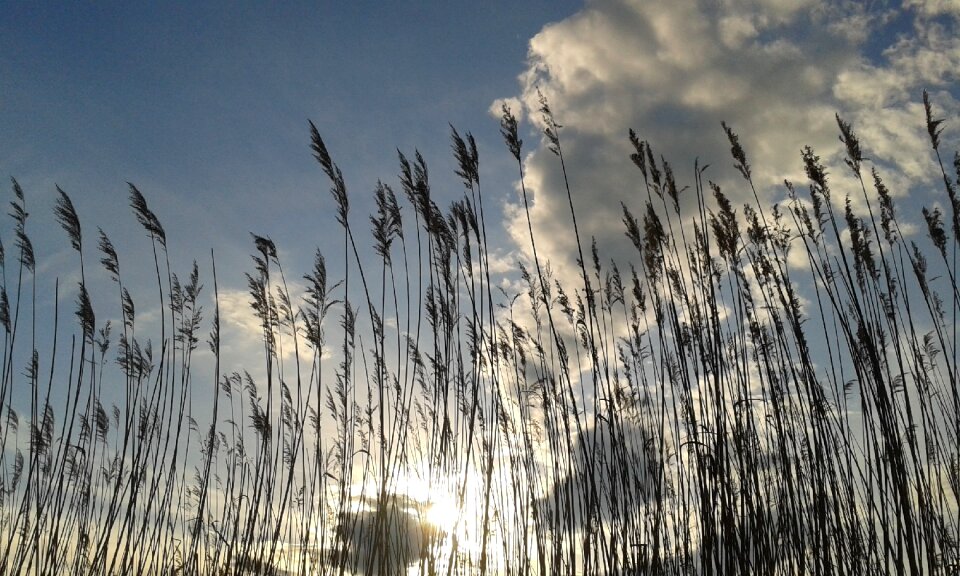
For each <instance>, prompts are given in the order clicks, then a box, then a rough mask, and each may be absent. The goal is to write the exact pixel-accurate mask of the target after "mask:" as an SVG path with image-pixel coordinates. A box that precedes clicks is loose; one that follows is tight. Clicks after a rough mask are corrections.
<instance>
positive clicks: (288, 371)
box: [0, 94, 960, 576]
mask: <svg viewBox="0 0 960 576" xmlns="http://www.w3.org/2000/svg"><path fill="white" fill-rule="evenodd" d="M924 104H925V109H926V117H925V118H918V119H917V120H918V122H925V123H926V127H927V130H928V133H929V137H930V144H931V148H932V154H931V163H930V169H931V170H932V171H933V172H934V173H935V176H936V179H937V180H938V181H941V182H942V191H941V192H940V195H939V200H935V202H937V204H935V207H931V208H923V209H922V211H921V214H920V215H913V214H910V215H907V216H906V217H903V216H901V213H900V210H895V203H894V196H895V195H894V194H893V192H891V191H890V190H888V189H887V187H886V185H885V184H884V181H883V179H882V175H881V174H880V172H879V168H877V167H875V166H872V165H871V164H870V162H869V161H868V160H867V159H865V157H864V152H863V148H862V147H861V143H860V141H859V139H858V137H857V135H856V133H855V131H854V128H853V127H852V126H851V125H850V124H848V123H847V122H845V121H844V120H843V119H842V118H840V117H839V116H838V117H837V127H838V132H839V134H840V140H841V143H842V146H843V149H842V153H843V155H844V162H845V168H844V171H838V172H837V173H834V174H828V171H827V168H826V165H825V162H824V161H822V160H821V157H820V156H818V153H817V152H816V151H814V150H812V149H810V148H807V149H805V150H803V152H802V154H801V156H800V158H798V161H799V162H802V164H803V166H804V168H805V171H806V175H807V180H808V181H807V182H804V183H799V184H796V185H795V184H794V183H791V182H785V183H784V187H783V190H784V193H783V197H784V201H783V202H781V203H780V204H777V205H772V206H771V205H765V204H763V202H762V201H761V199H760V198H761V195H762V194H761V193H760V192H758V191H757V189H756V187H755V184H754V180H753V171H752V167H751V165H750V163H749V161H748V157H747V153H746V151H744V149H743V148H742V146H741V145H740V141H739V138H738V136H737V134H736V133H735V132H734V130H733V129H732V128H731V127H729V126H727V125H724V126H723V127H722V128H723V130H724V132H725V134H726V137H727V138H728V140H729V143H730V147H731V154H732V158H733V162H734V166H735V168H736V171H737V173H738V175H739V177H742V178H741V180H739V181H738V183H736V184H735V186H738V187H739V188H738V189H736V190H735V194H730V193H728V192H725V191H723V190H721V188H720V186H718V185H717V184H715V183H713V182H711V181H710V180H709V178H708V177H707V175H708V171H707V170H706V169H705V168H702V167H700V166H696V167H695V170H694V176H693V178H692V181H691V182H690V184H689V185H682V184H681V183H679V182H677V180H676V178H675V176H674V172H673V170H672V169H671V167H670V165H669V164H668V163H667V162H666V161H664V160H662V159H661V160H658V159H657V155H656V154H655V153H654V150H653V148H652V146H651V144H650V143H648V142H645V141H642V140H641V139H640V138H639V137H638V136H636V135H635V134H634V132H633V131H632V130H631V131H630V134H629V144H630V147H631V151H630V152H629V159H630V160H631V161H632V162H633V164H634V165H635V166H636V170H637V172H636V175H637V178H636V182H637V201H636V203H635V205H630V206H627V205H624V206H623V222H624V231H625V234H626V237H627V238H628V240H629V242H630V243H631V244H632V246H633V248H634V249H635V252H634V254H633V258H631V259H629V260H628V261H625V262H614V261H612V260H609V259H607V258H605V257H603V255H602V248H601V247H600V246H598V245H597V243H596V242H595V241H591V239H589V238H587V237H586V236H581V230H580V228H579V226H578V224H577V221H576V215H577V214H576V206H577V191H576V190H573V189H571V188H570V186H569V185H567V188H566V190H564V191H563V192H564V193H565V194H566V196H567V199H568V201H569V206H570V219H571V230H572V234H573V235H574V236H575V240H576V245H577V249H578V254H577V257H576V260H575V262H572V263H567V264H570V265H572V266H573V268H574V269H575V270H576V273H575V274H573V275H569V274H556V273H554V272H552V271H551V270H552V268H551V265H550V263H549V262H547V261H545V260H544V258H543V257H542V254H541V253H539V252H538V249H537V237H536V234H535V230H534V228H533V226H532V224H531V225H530V226H529V228H528V230H529V246H528V247H526V248H527V250H526V251H525V252H526V254H527V255H528V256H527V257H525V258H524V260H523V261H522V262H520V263H519V264H518V268H519V274H518V279H519V280H520V281H521V282H522V283H523V286H524V287H525V288H524V290H521V291H520V292H519V293H507V292H504V291H502V290H500V289H498V288H497V285H498V284H497V281H498V280H499V278H497V277H496V275H495V274H494V273H493V272H492V270H491V268H492V265H491V256H490V251H489V241H488V236H487V234H488V224H487V222H486V218H485V215H487V214H485V207H484V195H485V192H484V191H482V189H481V184H480V180H481V169H480V162H479V157H478V152H477V146H476V143H475V141H474V139H473V137H472V136H471V135H470V134H469V133H466V134H463V135H461V134H460V133H459V132H458V131H457V130H456V129H452V134H451V142H452V149H453V154H454V157H455V161H456V173H457V175H458V176H459V178H460V179H461V180H462V183H463V194H462V196H460V197H459V199H458V200H457V201H455V202H453V203H452V204H451V205H450V206H449V207H447V208H445V209H443V208H441V207H439V206H438V205H437V204H436V202H435V201H434V199H433V198H434V195H433V194H432V191H431V182H430V178H429V172H428V169H427V164H426V161H425V159H424V158H423V157H422V156H421V155H420V154H419V153H418V152H414V153H412V154H403V153H400V154H399V158H398V160H399V177H398V179H397V182H398V184H397V185H396V190H398V191H399V193H398V192H396V191H395V190H394V187H391V186H390V185H388V184H386V183H380V184H378V185H377V187H376V189H375V201H376V212H375V213H374V214H372V215H371V216H370V217H369V221H364V220H363V219H362V218H358V217H357V216H355V215H354V214H353V213H352V212H351V211H350V194H348V191H347V184H346V178H345V176H344V175H343V174H342V172H341V171H340V169H339V168H338V166H337V164H336V162H335V160H334V155H333V154H332V153H331V152H330V151H328V149H327V146H326V143H325V141H324V140H323V138H322V137H321V135H320V133H319V132H318V130H317V129H316V127H315V126H313V124H311V125H310V148H311V151H312V153H313V155H314V157H315V159H316V161H317V162H318V164H319V167H320V169H321V171H322V173H323V176H320V175H319V174H318V176H319V177H325V178H326V180H328V181H329V183H330V186H331V190H330V192H331V201H332V206H333V213H334V214H335V218H336V221H337V223H338V224H339V225H340V227H341V229H342V244H341V245H339V246H324V247H323V250H324V252H321V251H319V250H318V251H317V253H316V257H315V263H314V266H313V268H312V269H311V270H309V271H308V272H307V273H306V275H304V276H303V277H302V279H299V278H298V280H297V281H296V283H288V280H287V276H286V273H285V271H284V268H283V266H282V263H281V261H280V258H279V257H278V250H277V247H276V246H275V245H274V243H273V242H272V241H271V240H270V239H269V238H268V237H265V236H263V237H261V236H254V237H253V243H252V261H253V266H252V269H251V271H250V272H249V273H248V274H247V281H248V292H249V301H250V306H251V308H252V311H253V313H254V314H255V315H256V317H257V319H258V321H259V324H260V328H261V330H262V360H261V361H258V364H257V365H256V366H249V367H246V368H247V370H248V371H247V372H244V371H243V370H242V369H241V370H237V371H235V370H234V369H233V368H232V367H231V368H228V367H226V366H225V365H224V364H223V363H222V359H223V353H222V342H221V324H220V309H219V301H220V300H219V293H218V284H217V273H216V261H215V259H214V258H213V256H212V254H211V256H210V257H209V258H207V259H206V262H208V264H207V265H204V266H203V267H201V266H198V265H197V264H196V263H194V264H192V266H189V267H188V268H187V273H186V274H185V275H184V274H182V273H181V275H179V276H178V274H177V273H176V272H175V270H174V264H176V266H177V267H179V266H182V265H183V264H184V263H182V262H176V263H174V262H171V250H170V248H169V245H168V238H167V236H166V233H165V230H164V227H163V225H162V224H161V219H160V217H159V216H158V215H157V214H155V213H154V212H153V211H151V209H150V208H149V206H148V202H147V200H146V198H145V196H144V195H143V194H142V193H141V192H140V191H139V190H138V189H137V188H136V187H135V186H134V185H132V184H131V185H130V186H129V198H130V205H131V208H132V211H133V215H134V217H135V218H136V219H137V221H138V222H139V224H140V225H141V226H142V227H143V229H144V231H145V232H146V234H147V236H148V238H149V240H150V244H151V246H152V256H153V258H152V268H153V270H154V274H155V279H154V280H155V284H156V289H155V291H149V292H147V293H144V294H138V295H137V299H141V298H142V299H143V301H147V302H152V304H150V305H147V307H148V308H149V307H150V306H152V307H153V308H154V309H155V310H159V311H160V312H159V315H157V316H156V317H154V318H151V319H147V320H144V319H143V318H142V316H138V307H143V306H144V304H139V303H138V304H136V305H135V298H134V296H133V295H132V294H131V293H130V292H129V291H128V289H127V286H128V285H132V283H131V279H129V278H128V277H127V276H126V275H125V274H126V272H125V270H126V269H125V267H124V266H123V265H122V264H123V263H122V262H121V259H120V256H119V253H118V250H117V249H116V248H115V247H114V245H113V243H112V242H111V240H110V239H109V238H108V237H107V235H106V234H105V233H104V232H103V231H99V232H98V234H96V235H93V236H92V237H91V235H90V231H89V229H87V228H85V227H82V226H81V221H80V218H79V216H78V215H77V213H76V210H75V209H74V206H73V203H72V202H71V200H70V197H69V195H68V194H67V193H66V192H64V191H63V190H59V189H58V200H57V202H56V205H55V206H54V211H55V215H56V218H57V221H58V222H59V223H60V225H61V226H62V228H63V230H64V232H65V234H66V240H67V241H68V242H69V243H70V246H71V248H72V249H73V250H74V251H75V252H76V258H77V259H78V266H79V271H80V280H79V284H78V285H77V286H65V285H60V283H59V281H55V280H54V279H51V278H49V277H41V274H40V273H39V272H38V270H37V266H36V263H37V257H36V255H35V254H34V251H33V248H32V243H31V241H30V234H31V233H33V230H30V229H29V226H28V224H29V221H28V211H27V207H26V202H27V194H26V193H25V192H24V191H23V190H22V189H21V187H20V186H19V184H18V183H17V182H16V181H15V180H14V181H13V184H12V189H13V199H12V201H11V203H10V213H9V216H10V219H9V220H8V224H7V226H6V227H5V229H4V230H3V235H2V240H3V246H6V247H7V249H6V250H2V251H0V256H3V258H2V260H0V262H2V285H0V325H2V328H3V354H2V366H0V370H2V371H0V376H2V377H0V442H2V446H3V451H2V452H0V574H5V575H7V574H8V575H11V576H19V575H40V574H66V573H72V574H91V575H93V574H96V575H104V576H107V575H110V576H112V575H119V574H170V575H173V574H178V575H179V574H191V575H194V574H196V575H200V574H203V575H221V574H223V575H226V574H299V575H307V574H324V575H334V574H335V575H343V574H402V573H421V574H431V575H432V574H446V575H450V574H481V575H483V574H507V575H528V574H530V575H533V574H539V575H543V576H546V575H547V574H551V575H552V574H584V575H592V574H611V575H612V574H656V575H660V574H664V575H666V574H671V575H673V574H676V575H681V574H703V575H711V574H740V573H743V574H783V575H791V576H793V575H797V574H816V575H820V574H911V575H920V574H955V573H957V570H958V566H960V549H958V541H960V540H958V539H960V515H958V490H960V460H958V442H957V440H958V435H960V434H958V432H960V419H958V416H960V394H958V389H957V378H958V371H960V367H958V366H957V362H958V359H960V356H958V354H957V322H956V320H957V312H958V310H960V291H958V288H957V282H956V274H957V271H958V269H957V246H958V242H960V198H958V196H957V188H956V186H957V184H956V182H957V181H960V154H955V155H954V157H953V159H952V165H949V164H948V163H947V162H945V161H944V159H943V156H944V155H946V151H944V150H942V146H941V142H940V135H941V128H942V124H941V123H942V120H940V119H939V118H937V116H936V111H935V109H934V107H933V105H932V104H931V103H930V101H929V99H928V97H927V95H926V94H924ZM539 113H540V115H541V120H542V122H541V125H542V126H543V127H544V128H545V129H544V131H543V134H542V137H543V143H544V144H545V145H546V147H547V148H548V149H549V150H550V151H552V152H553V153H554V154H555V155H556V157H557V162H558V164H559V166H560V168H561V169H562V170H563V174H564V181H565V182H568V180H567V179H566V169H567V165H566V163H565V159H564V150H563V147H562V141H561V127H560V124H558V123H557V121H555V119H554V116H553V113H552V111H551V109H550V107H549V105H548V103H547V102H546V101H545V100H542V101H541V107H540V110H539ZM501 130H502V134H503V137H504V141H505V144H506V148H507V152H508V153H509V154H510V155H511V157H512V158H513V159H514V160H515V161H516V163H517V164H516V165H517V170H518V172H517V179H518V181H519V183H520V188H521V194H520V198H519V202H520V203H521V204H522V206H523V208H524V209H525V210H526V214H527V218H528V223H529V222H530V220H529V210H530V203H529V202H530V198H529V197H528V194H527V190H526V188H525V186H524V162H523V160H524V149H523V143H522V141H521V139H520V137H519V129H518V123H517V120H516V118H515V117H514V116H513V115H512V113H511V111H510V110H508V109H506V108H504V109H503V116H502V121H501ZM864 147H869V143H865V144H864ZM834 152H835V151H829V153H830V154H833V153H834ZM625 160H626V158H625ZM948 161H949V159H948ZM841 179H842V180H843V185H842V186H840V187H839V188H842V189H844V190H846V189H851V184H852V186H853V188H852V189H854V190H856V191H857V193H856V194H854V195H853V196H847V197H839V195H838V194H835V193H833V192H832V189H833V188H835V187H837V186H836V182H837V181H839V180H841ZM745 194H746V195H747V196H750V197H752V198H753V199H754V202H752V203H748V204H746V205H744V206H742V207H736V206H734V205H733V203H732V202H731V200H730V199H729V198H730V197H733V196H737V197H744V195H745ZM931 197H932V196H931ZM487 204H488V206H487V208H486V210H487V211H488V212H489V210H490V209H491V208H490V206H489V204H490V201H489V200H488V201H487ZM939 205H944V206H946V208H940V207H936V206H939ZM919 216H922V221H921V220H919ZM913 218H917V220H916V221H917V222H922V223H924V224H925V231H926V234H925V235H924V234H918V235H911V234H908V233H906V232H905V231H906V230H909V228H908V226H907V224H909V223H912V222H914V220H912V219H913ZM905 223H906V224H905ZM44 233H49V232H47V231H44ZM370 238H372V242H373V246H374V254H375V257H373V258H371V257H369V256H364V255H365V254H369V252H368V251H367V250H366V247H367V246H368V245H369V243H370ZM327 257H333V258H338V259H339V260H340V262H341V268H342V269H343V270H345V273H344V274H343V277H342V278H338V279H337V280H336V281H331V279H330V278H328V276H327V267H326V259H325V258H327ZM91 259H93V260H91ZM178 269H179V268H178ZM201 269H203V270H204V274H203V276H204V278H203V279H201V272H200V270H201ZM91 277H94V279H91ZM136 280H137V281H138V282H139V283H138V284H137V285H143V282H142V281H143V279H142V278H137V279H136ZM294 284H295V285H296V286H305V290H303V291H302V293H301V292H300V291H296V290H295V289H294V288H293V286H294ZM94 286H96V290H97V293H96V294H95V296H96V297H95V298H94V297H92V295H91V292H90V291H91V290H92V289H93V288H92V287H94ZM38 290H52V291H53V292H54V294H55V300H57V301H60V300H61V295H64V294H69V297H68V298H63V299H62V300H64V301H71V300H72V301H73V302H74V309H73V311H72V313H66V312H64V311H56V312H55V313H54V315H53V317H52V318H48V317H44V316H43V315H41V314H38V311H37V310H38V306H37V292H38ZM151 292H152V293H151ZM111 301H112V302H113V304H112V305H111V306H107V305H103V306H102V307H101V308H102V309H99V310H96V311H95V310H94V304H93V303H94V302H111ZM103 318H111V319H113V320H112V322H106V321H104V320H102V319H103ZM38 342H40V343H43V346H44V347H45V348H47V349H40V344H38ZM198 349H200V350H201V352H203V353H202V354H197V351H198ZM195 356H197V357H198V358H200V359H199V360H197V361H195ZM201 397H202V398H204V399H205V400H204V401H203V402H200V401H199V400H198V398H201Z"/></svg>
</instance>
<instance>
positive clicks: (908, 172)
mask: <svg viewBox="0 0 960 576" xmlns="http://www.w3.org/2000/svg"><path fill="white" fill-rule="evenodd" d="M952 6H953V5H952V4H951V5H948V4H946V3H943V2H941V3H927V4H923V5H920V4H917V6H916V9H905V10H901V11H899V12H895V11H892V10H888V9H886V8H884V9H882V10H873V11H871V10H868V9H865V8H863V7H862V6H861V5H860V3H855V2H815V1H810V2H786V1H761V0H756V1H747V0H743V1H740V0H728V1H724V2H720V3H717V2H709V1H706V0H703V1H698V0H681V1H678V2H670V3H668V2H636V1H630V0H595V1H593V2H590V3H588V4H587V6H586V8H585V9H584V10H582V11H581V12H580V13H578V14H576V15H574V16H572V17H571V18H569V19H567V20H565V21H562V22H559V23H556V24H552V25H549V26H547V27H546V28H544V29H543V30H542V31H541V32H540V33H539V34H537V35H536V36H535V37H534V38H533V39H532V40H531V42H530V58H529V65H528V68H527V70H526V71H525V72H524V73H523V74H522V75H521V76H520V78H519V80H520V84H521V91H520V93H519V94H518V95H517V96H516V98H518V99H519V100H520V101H522V102H523V104H524V107H525V108H526V113H527V115H528V118H529V120H530V121H531V122H532V123H534V124H535V125H536V126H537V128H538V129H542V128H543V125H542V122H541V117H540V114H539V113H538V112H537V109H538V107H539V100H538V91H539V92H540V93H542V94H543V95H544V96H546V97H547V99H548V101H549V104H550V106H551V109H552V110H553V113H554V115H555V118H556V120H557V121H558V122H559V123H560V124H561V125H562V126H563V128H562V129H561V131H560V138H561V145H562V148H563V154H564V161H565V163H566V169H567V176H568V177H569V181H570V186H571V191H572V193H573V202H574V208H575V210H576V215H577V221H578V225H579V231H580V237H581V238H580V239H581V243H582V245H583V250H584V253H585V255H587V257H588V258H589V254H588V250H589V245H590V238H591V236H596V237H597V240H598V243H599V245H600V248H601V254H602V255H603V256H604V258H610V257H614V258H617V259H618V260H620V261H625V260H626V256H628V255H629V256H631V257H632V256H633V254H632V253H630V252H628V251H627V250H628V249H627V248H626V244H627V241H626V239H625V238H624V235H623V231H624V229H623V226H622V224H621V222H620V202H624V203H625V204H626V205H627V206H629V207H631V208H632V209H634V210H635V212H637V213H641V212H642V207H643V201H644V199H645V198H646V193H645V192H644V191H643V185H642V180H641V175H640V173H639V171H638V170H637V169H636V168H635V167H634V166H633V165H632V164H631V162H630V160H629V154H630V153H631V152H632V150H631V146H630V144H629V142H628V141H627V138H626V133H627V129H628V128H634V129H635V130H636V131H637V133H638V135H639V136H640V138H641V139H644V140H648V141H649V142H650V143H651V144H652V146H653V150H654V152H655V154H656V155H658V156H659V155H660V154H662V155H663V156H664V157H665V158H667V159H668V160H669V161H670V162H671V165H672V166H673V168H674V171H675V173H676V176H677V181H678V183H679V184H680V185H691V186H692V185H693V183H694V182H693V178H692V176H693V162H694V159H695V158H699V160H700V164H701V166H702V165H703V164H710V165H711V168H710V169H709V170H708V171H707V173H706V177H707V178H709V179H711V180H714V181H716V182H718V183H720V184H721V185H722V186H723V189H724V192H725V193H726V194H727V195H728V196H730V197H731V199H732V201H733V203H734V206H735V207H739V206H740V205H742V204H743V203H744V202H751V203H752V193H750V191H749V188H747V187H746V186H745V185H744V183H743V181H742V179H739V176H738V175H737V174H736V172H735V171H734V170H733V168H732V164H733V160H732V159H731V158H730V154H729V149H730V146H729V144H728V142H727V140H726V137H725V135H724V134H723V131H722V130H721V127H720V122H721V121H726V122H727V123H729V124H730V125H731V126H732V127H733V129H734V130H735V131H736V132H737V133H738V134H739V135H740V138H741V142H742V144H743V146H744V148H745V150H746V152H747V155H748V160H749V161H750V163H751V165H752V166H753V173H754V179H755V181H756V183H757V184H758V186H759V187H760V193H761V195H762V196H763V198H765V199H766V200H773V199H780V200H782V199H783V197H784V195H785V193H784V190H783V186H782V183H783V180H784V179H785V178H788V179H791V180H793V181H795V182H796V183H797V184H798V185H802V184H803V183H804V182H805V177H804V173H803V168H802V162H801V158H800V151H801V150H802V148H803V147H804V146H805V145H810V146H812V147H813V148H814V150H815V151H816V152H817V153H818V154H819V155H820V156H821V157H822V158H823V159H824V162H825V163H826V164H827V167H828V169H829V170H830V174H831V177H832V178H834V179H835V180H836V181H837V184H836V185H837V188H838V190H845V189H851V188H850V187H849V186H847V184H848V183H844V182H841V181H840V180H841V179H842V178H845V177H847V175H848V174H849V170H848V169H847V168H846V167H845V166H844V165H843V164H842V162H841V159H842V158H841V154H842V145H841V144H840V143H839V142H838V141H837V135H838V129H837V125H836V121H835V118H834V114H835V113H837V112H839V113H840V114H841V115H842V117H843V118H845V119H846V120H849V121H852V122H853V124H854V128H855V130H856V131H857V133H858V134H860V135H861V137H862V140H863V147H864V151H865V154H866V155H867V156H868V157H869V158H870V159H871V160H874V161H876V162H878V163H879V166H880V172H881V175H882V176H883V178H884V181H885V182H887V183H888V184H891V191H892V193H893V194H894V195H900V196H903V195H906V194H908V193H910V192H911V190H910V186H911V184H912V185H916V184H921V183H925V182H927V181H928V180H929V179H932V178H933V176H935V173H934V172H933V170H931V168H932V167H931V165H930V164H929V162H930V150H929V142H927V140H926V134H925V127H924V124H923V113H922V112H923V111H922V106H921V105H920V104H919V99H920V93H921V90H922V89H923V88H928V89H930V90H931V93H932V95H933V97H934V101H935V102H936V104H937V107H938V109H939V110H940V111H942V114H941V115H942V116H946V117H950V115H951V114H954V113H955V111H957V110H960V105H958V103H957V101H956V100H955V99H954V98H953V97H952V96H951V94H950V87H951V86H952V83H953V82H955V81H956V78H957V72H956V71H957V70H960V38H958V36H957V35H956V34H955V33H953V32H952V31H951V29H950V27H949V25H948V24H949V23H947V22H944V21H942V20H943V19H942V18H941V19H940V20H935V19H933V18H927V16H926V15H928V14H930V15H938V14H944V13H947V12H950V10H952V8H951V7H952ZM896 18H901V19H907V23H908V24H909V26H907V29H908V30H911V31H912V34H907V35H901V36H899V37H891V38H890V40H889V42H888V44H889V45H888V46H887V48H886V50H884V51H883V52H882V54H881V53H875V54H865V53H864V50H865V48H864V46H866V42H865V41H866V40H868V39H871V34H874V33H875V32H876V31H877V30H880V29H885V28H883V27H884V26H886V25H887V24H888V23H890V22H891V21H893V20H894V19H896ZM911 26H912V27H911ZM873 40H875V39H873ZM876 44H877V42H875V41H874V42H871V46H873V45H876ZM880 44H882V42H881V43H880ZM515 112H516V110H515ZM948 130H949V128H948ZM947 135H948V133H945V136H947ZM521 136H522V137H524V141H525V143H527V148H526V149H525V151H524V152H525V154H526V156H525V169H526V178H525V184H526V187H527V192H528V195H529V199H530V201H531V208H530V213H531V219H532V221H533V227H534V234H535V236H536V238H537V242H538V244H537V250H538V254H539V256H540V258H541V260H546V259H549V260H550V261H552V263H553V265H554V267H555V269H558V270H559V271H560V273H561V274H568V275H569V274H572V273H573V272H572V270H571V268H572V267H573V264H574V262H575V258H576V239H575V237H574V235H573V233H572V226H571V215H570V209H569V204H568V201H567V196H566V189H565V186H564V181H563V176H562V173H561V170H560V163H559V161H558V159H557V158H556V157H555V156H554V155H553V154H552V153H551V152H549V151H548V150H547V149H546V146H545V142H544V141H543V140H542V138H541V140H540V141H539V146H535V147H534V145H535V144H536V143H537V142H538V141H537V139H536V138H531V137H529V135H524V134H521ZM893 185H895V186H896V188H894V187H893ZM857 186H859V185H857ZM802 190H803V187H802V186H801V187H800V191H801V192H802ZM687 195H688V196H689V193H687ZM838 196H839V195H838ZM835 200H836V201H838V202H841V203H842V201H843V199H842V196H840V197H839V198H835ZM506 214H507V218H508V222H509V224H508V227H509V230H510V232H511V235H512V239H513V241H514V243H515V244H516V245H517V246H518V247H519V248H520V249H521V250H523V251H524V252H525V253H526V254H527V255H528V256H529V254H530V240H529V233H528V231H527V223H526V213H525V211H524V209H523V205H522V201H521V199H520V198H519V195H518V196H517V197H516V198H515V202H514V204H513V206H511V207H508V209H507V211H506ZM567 277H568V278H571V276H567Z"/></svg>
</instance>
